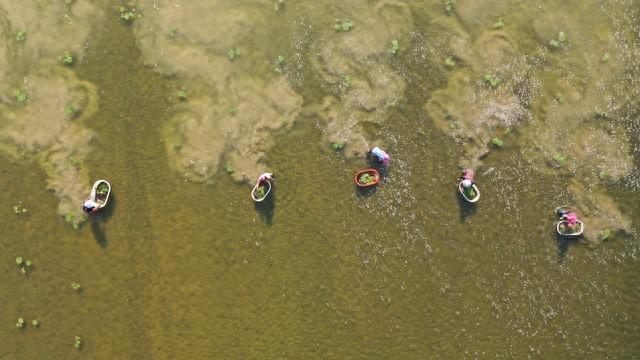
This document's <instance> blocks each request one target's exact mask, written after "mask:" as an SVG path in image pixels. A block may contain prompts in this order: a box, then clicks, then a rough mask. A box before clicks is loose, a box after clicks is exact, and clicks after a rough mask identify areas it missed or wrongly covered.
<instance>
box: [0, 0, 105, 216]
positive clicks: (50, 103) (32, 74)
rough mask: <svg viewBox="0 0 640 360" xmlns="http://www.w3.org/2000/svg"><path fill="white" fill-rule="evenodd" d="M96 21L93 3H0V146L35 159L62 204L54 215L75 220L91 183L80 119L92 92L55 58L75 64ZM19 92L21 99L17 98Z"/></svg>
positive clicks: (90, 108) (89, 108) (91, 105)
mask: <svg viewBox="0 0 640 360" xmlns="http://www.w3.org/2000/svg"><path fill="white" fill-rule="evenodd" d="M99 17H100V11H99V10H98V8H97V6H96V4H93V3H91V2H89V1H75V2H72V3H70V4H63V3H62V2H59V3H50V2H46V1H40V2H36V1H31V2H15V1H2V2H0V19H1V21H0V23H1V24H2V38H1V40H0V49H2V51H0V58H2V61H3V62H6V63H7V64H8V65H7V67H4V66H2V69H3V70H4V72H3V73H2V74H0V83H2V84H3V87H2V89H1V90H4V91H3V92H4V94H3V95H4V97H3V99H4V104H2V105H0V126H1V130H0V131H1V133H0V137H1V138H2V148H3V149H4V150H5V151H6V152H9V153H11V154H13V155H14V156H15V155H16V154H17V153H18V152H20V153H21V154H22V156H25V155H29V154H33V156H35V157H36V158H37V159H38V161H39V162H40V164H41V165H42V167H43V168H44V169H45V172H46V173H47V175H48V177H49V180H48V187H49V188H50V189H51V190H52V191H53V192H54V193H55V195H56V197H58V199H59V200H60V203H59V208H58V210H59V213H60V214H68V213H73V214H74V215H72V217H73V222H76V223H77V222H79V221H81V220H82V218H81V217H80V214H79V212H78V210H77V209H78V204H79V203H80V202H81V201H82V199H83V198H84V197H85V196H86V192H87V188H88V186H90V179H89V178H88V176H87V172H86V170H85V169H84V166H83V164H84V161H85V160H86V155H87V154H88V151H89V149H90V141H91V139H92V136H93V135H92V132H91V131H90V130H88V129H86V128H85V126H84V125H83V122H84V120H85V119H87V118H88V117H90V116H91V115H92V114H93V113H94V112H95V110H96V108H97V94H96V89H95V87H94V86H93V85H92V84H90V83H88V82H85V81H80V80H78V79H77V78H76V77H75V75H74V72H73V70H72V69H70V68H68V67H66V66H64V65H63V64H62V63H61V61H60V59H59V57H60V56H61V55H62V54H63V52H65V51H69V52H70V53H71V54H72V56H73V58H74V60H73V61H74V63H77V62H78V61H80V60H81V58H82V53H83V48H84V41H85V40H86V37H87V35H88V32H89V29H90V24H91V23H93V22H95V21H97V20H99ZM19 31H20V32H24V33H23V35H22V36H18V35H17V34H16V33H17V32H19ZM0 65H1V64H0ZM8 74H11V76H7V75H8ZM9 89H11V91H10V94H6V92H8V91H9ZM16 90H18V91H21V92H22V93H23V94H24V95H25V96H26V99H24V100H19V99H18V98H17V96H16V95H15V91H16ZM7 95H10V96H11V97H10V96H7ZM69 106H72V108H73V109H70V108H69ZM65 110H66V112H65ZM70 219H71V218H70Z"/></svg>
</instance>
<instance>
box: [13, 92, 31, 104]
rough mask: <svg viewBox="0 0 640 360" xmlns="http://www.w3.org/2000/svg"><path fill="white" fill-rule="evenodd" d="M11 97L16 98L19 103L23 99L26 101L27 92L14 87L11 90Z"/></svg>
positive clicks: (22, 101)
mask: <svg viewBox="0 0 640 360" xmlns="http://www.w3.org/2000/svg"><path fill="white" fill-rule="evenodd" d="M13 97H14V98H15V99H16V101H17V102H19V103H24V102H25V101H27V99H28V98H29V97H28V96H27V94H26V93H25V92H24V91H22V90H19V89H15V90H13Z"/></svg>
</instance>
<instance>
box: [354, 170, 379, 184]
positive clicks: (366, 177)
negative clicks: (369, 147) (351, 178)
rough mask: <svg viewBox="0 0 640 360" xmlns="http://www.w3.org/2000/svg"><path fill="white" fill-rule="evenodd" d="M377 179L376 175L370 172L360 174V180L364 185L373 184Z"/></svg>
mask: <svg viewBox="0 0 640 360" xmlns="http://www.w3.org/2000/svg"><path fill="white" fill-rule="evenodd" d="M375 181H376V178H375V176H373V175H371V174H369V173H364V174H362V175H360V176H359V177H358V182H359V183H360V184H362V185H371V184H373V183H374V182H375Z"/></svg>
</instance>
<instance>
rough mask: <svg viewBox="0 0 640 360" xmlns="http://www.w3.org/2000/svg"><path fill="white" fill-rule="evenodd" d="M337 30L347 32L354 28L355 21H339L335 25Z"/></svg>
mask: <svg viewBox="0 0 640 360" xmlns="http://www.w3.org/2000/svg"><path fill="white" fill-rule="evenodd" d="M333 28H334V30H335V31H336V32H347V31H350V30H351V29H353V21H351V20H347V21H345V22H343V23H337V24H335V25H334V26H333Z"/></svg>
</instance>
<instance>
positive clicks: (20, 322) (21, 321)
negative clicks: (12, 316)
mask: <svg viewBox="0 0 640 360" xmlns="http://www.w3.org/2000/svg"><path fill="white" fill-rule="evenodd" d="M16 327H19V328H22V327H24V319H23V318H18V321H17V322H16Z"/></svg>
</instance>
